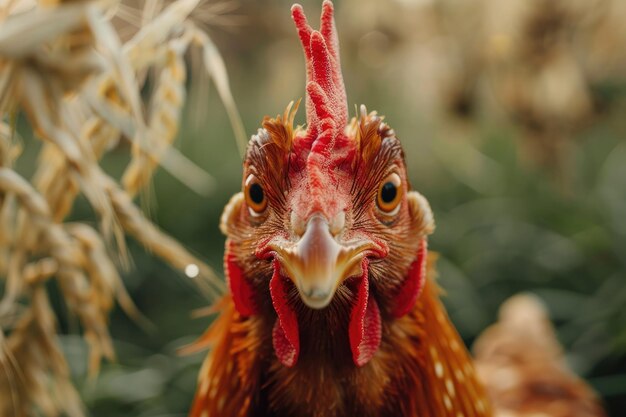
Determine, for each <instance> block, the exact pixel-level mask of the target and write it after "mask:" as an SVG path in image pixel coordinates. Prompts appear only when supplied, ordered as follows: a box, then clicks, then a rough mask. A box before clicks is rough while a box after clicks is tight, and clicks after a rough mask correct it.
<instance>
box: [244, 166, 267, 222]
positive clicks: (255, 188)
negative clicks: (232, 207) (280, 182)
mask: <svg viewBox="0 0 626 417" xmlns="http://www.w3.org/2000/svg"><path fill="white" fill-rule="evenodd" d="M244 194H245V196H246V204H247V205H248V207H249V208H250V213H251V214H252V215H259V214H261V213H262V212H263V211H265V208H266V207H267V197H266V196H265V192H264V191H263V186H262V185H261V183H260V182H259V180H258V178H257V177H255V176H254V175H249V176H248V178H247V179H246V185H245V190H244Z"/></svg>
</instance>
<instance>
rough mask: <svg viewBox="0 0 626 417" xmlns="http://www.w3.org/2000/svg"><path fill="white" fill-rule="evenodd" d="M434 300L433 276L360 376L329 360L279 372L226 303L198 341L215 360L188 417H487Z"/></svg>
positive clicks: (264, 340)
mask: <svg viewBox="0 0 626 417" xmlns="http://www.w3.org/2000/svg"><path fill="white" fill-rule="evenodd" d="M430 275H432V273H431V274H430ZM438 293H439V290H438V288H437V286H436V283H435V282H434V279H433V278H432V277H430V278H429V280H428V284H427V285H426V287H425V289H424V293H423V294H422V296H421V297H420V299H419V301H418V302H417V304H416V306H415V308H414V309H413V310H412V311H411V312H410V313H409V314H408V315H406V316H405V317H403V318H401V319H393V320H391V319H387V320H385V324H384V330H383V331H384V336H383V344H382V346H381V347H380V350H379V351H378V352H377V353H376V355H375V356H374V358H373V359H372V360H371V362H370V363H368V364H367V365H366V366H364V367H362V368H357V367H355V366H354V364H352V363H351V362H350V361H346V363H345V366H342V365H340V364H337V362H336V361H334V362H324V361H323V360H318V361H308V362H307V361H302V363H298V365H297V366H296V367H294V368H287V367H285V366H283V365H282V364H280V362H279V361H278V360H277V358H276V357H275V356H274V353H273V351H272V348H271V340H270V338H269V337H268V335H269V334H270V326H269V323H265V322H264V319H263V318H262V317H263V316H255V317H248V318H243V317H241V316H240V315H239V314H238V313H237V312H236V311H235V309H234V307H233V304H232V300H231V299H230V297H226V298H225V299H224V300H223V301H222V304H221V308H222V313H221V314H220V316H219V318H218V319H217V320H216V321H215V322H214V324H213V325H212V326H211V328H210V329H209V330H208V332H207V333H206V334H205V335H204V336H203V337H202V338H201V339H200V340H199V341H198V344H199V345H200V346H207V345H210V346H212V351H211V353H210V354H209V356H208V357H207V359H206V361H205V363H204V365H203V368H202V371H201V374H200V379H199V384H198V392H197V394H196V399H195V402H194V406H193V409H192V411H191V414H190V416H191V417H201V416H202V417H204V416H206V417H213V416H220V417H231V416H233V417H234V416H238V417H244V416H271V415H272V416H273V415H281V416H302V417H305V416H316V417H339V416H355V415H359V416H406V417H461V416H463V417H483V416H490V415H491V414H490V412H491V411H490V408H489V404H488V402H487V400H486V398H485V395H484V393H483V390H482V388H481V385H480V383H479V382H478V381H477V379H476V375H475V372H474V368H473V365H472V361H471V358H470V357H469V354H468V353H467V350H466V349H465V347H464V345H463V342H462V340H461V339H460V337H459V335H458V333H457V332H456V330H455V329H454V327H453V326H452V324H451V323H450V321H449V318H448V316H447V314H446V312H445V309H444V307H443V305H442V303H441V301H440V300H439V296H438ZM318 359H319V358H318Z"/></svg>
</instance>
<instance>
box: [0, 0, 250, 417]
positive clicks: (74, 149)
mask: <svg viewBox="0 0 626 417" xmlns="http://www.w3.org/2000/svg"><path fill="white" fill-rule="evenodd" d="M199 2H200V0H177V1H174V2H172V3H170V4H169V5H168V6H167V7H165V8H164V9H163V10H158V9H155V8H154V5H155V4H156V3H155V2H149V3H147V4H149V5H150V10H149V11H146V10H144V11H143V12H141V13H139V12H137V11H134V9H132V8H130V6H127V5H125V4H121V3H120V2H119V1H116V0H106V1H99V2H89V1H64V0H40V1H39V2H38V3H36V2H35V1H29V0H22V1H20V0H15V1H8V2H4V4H2V5H0V115H1V116H2V119H0V120H1V122H0V277H2V278H3V287H2V286H0V288H3V291H2V295H3V296H2V299H1V300H0V415H2V416H5V415H6V416H11V415H16V416H31V415H43V416H58V415H68V416H72V417H74V416H83V415H84V414H85V410H84V407H83V405H82V403H81V401H80V397H79V395H78V393H77V392H76V390H75V388H74V387H73V385H72V382H71V378H70V374H69V370H68V366H67V362H66V360H65V357H64V356H63V353H62V352H61V350H60V347H59V343H58V340H57V328H56V327H57V326H56V318H55V314H54V311H53V310H52V308H51V306H50V304H49V301H48V293H47V287H46V283H47V282H48V281H50V280H53V281H54V283H55V284H56V286H57V287H58V288H59V290H60V292H61V293H62V295H63V298H64V300H65V303H66V306H67V309H68V311H69V313H70V314H72V315H73V316H75V317H76V318H77V319H78V322H79V323H80V326H81V330H82V335H83V338H84V340H85V342H86V343H87V344H88V346H89V352H90V358H89V370H90V372H91V373H92V374H95V373H96V372H97V371H98V369H99V366H100V362H101V360H102V358H108V359H113V358H114V351H113V346H112V343H111V338H110V336H109V333H108V315H109V312H110V311H111V309H112V308H113V305H114V303H115V301H117V302H118V303H120V305H121V306H122V308H124V309H125V310H126V311H127V312H128V313H129V314H130V315H132V316H133V317H140V315H139V313H138V312H137V311H135V309H134V306H133V304H132V302H131V300H130V298H129V297H128V295H127V294H126V292H125V290H124V287H123V284H122V281H121V279H120V276H119V274H118V271H117V266H116V263H117V262H116V261H115V260H114V259H112V253H115V252H116V253H117V254H118V256H117V257H114V258H116V259H119V260H120V261H121V262H122V263H123V261H124V259H125V256H126V252H125V247H124V242H125V237H126V235H128V236H132V237H134V238H135V239H137V240H138V241H139V242H141V243H142V244H143V245H145V246H146V247H147V248H148V249H149V250H151V251H152V252H153V253H155V254H156V255H158V256H160V257H162V258H163V259H164V260H165V261H167V262H168V263H170V264H171V265H172V266H173V267H174V268H177V269H184V268H185V267H187V266H188V265H189V264H195V265H197V266H198V269H199V278H202V279H196V280H195V282H197V283H198V284H199V285H200V287H201V289H202V290H203V291H204V292H205V293H206V294H207V296H213V295H215V294H219V293H221V292H222V291H223V284H222V282H221V281H220V280H219V279H218V278H217V277H216V275H215V274H214V273H213V271H212V270H211V268H210V267H209V266H208V265H205V264H204V263H203V262H202V261H200V260H199V259H196V258H195V257H194V256H193V255H191V254H190V253H189V252H188V251H186V250H185V248H184V247H183V246H182V245H181V244H179V243H178V242H176V240H174V239H173V238H171V237H169V236H167V235H166V234H165V233H164V232H163V231H161V230H159V228H158V227H157V226H155V225H154V224H152V223H151V222H150V220H149V219H148V218H146V217H145V216H144V214H143V213H142V211H141V210H140V209H139V208H138V207H137V206H136V205H135V203H134V202H133V198H134V197H135V196H136V195H137V194H138V193H139V192H140V191H141V190H142V189H144V188H145V187H146V186H147V185H149V182H150V181H151V178H152V175H153V173H154V170H155V168H156V167H157V165H159V164H160V165H162V166H163V167H164V168H165V169H167V170H169V171H170V172H171V173H172V174H173V175H175V176H177V177H178V178H179V179H180V180H181V181H182V182H183V183H185V184H186V185H188V186H190V187H192V188H193V189H195V190H197V191H199V192H203V191H206V189H207V188H208V187H210V185H211V179H210V177H208V176H207V175H206V174H205V173H204V171H202V170H201V169H200V168H198V167H196V166H195V165H193V164H192V163H191V162H190V161H189V160H187V159H186V158H185V157H184V156H183V155H182V154H180V153H179V152H177V151H176V150H175V149H174V148H173V147H172V144H173V142H174V139H175V138H176V136H177V133H178V130H179V124H180V114H181V110H182V106H183V104H184V102H185V96H186V94H185V93H186V91H185V88H186V74H187V60H186V53H187V51H188V50H189V48H199V49H200V50H201V51H202V54H203V57H204V64H205V69H206V70H207V72H208V73H209V75H210V76H211V77H212V78H213V80H214V82H215V83H216V85H217V89H218V92H219V93H220V96H221V98H222V100H223V102H224V104H225V106H226V107H227V111H228V114H229V116H230V117H231V121H232V122H233V126H234V127H235V131H236V134H237V136H238V142H239V146H240V148H242V145H243V142H244V141H245V139H244V137H243V129H242V127H241V122H240V120H239V116H238V113H237V111H236V108H235V106H234V102H233V99H232V96H231V94H230V90H229V87H228V79H227V76H226V71H225V67H224V64H223V62H222V60H221V57H220V56H219V53H218V52H217V49H216V48H215V46H214V45H213V43H212V42H211V40H210V39H209V37H208V36H207V35H206V34H205V33H204V32H202V31H201V30H199V29H198V28H197V27H196V26H195V25H194V23H193V22H192V20H191V18H190V17H191V15H192V13H193V12H194V10H195V9H197V8H198V6H199ZM134 14H135V15H136V16H140V18H138V19H137V20H136V21H135V22H134V24H136V25H137V26H138V27H139V29H138V30H137V31H136V32H135V33H134V34H131V36H130V38H129V39H128V40H127V41H126V42H125V43H122V41H121V40H120V36H119V32H120V31H122V30H124V31H125V33H126V34H128V31H127V29H128V28H124V27H117V26H113V25H112V23H111V19H112V18H113V17H116V16H121V17H123V18H125V19H132V18H133V15H134ZM118 26H119V25H118ZM148 71H151V72H152V73H154V74H156V77H155V85H156V87H155V88H154V90H153V93H152V97H150V98H149V99H148V102H149V105H146V104H145V103H144V101H143V100H142V97H141V94H140V91H141V87H142V85H143V83H145V80H146V74H147V73H148ZM18 113H23V114H24V115H25V116H26V119H27V121H28V122H29V124H30V125H31V126H32V128H33V131H34V132H35V134H36V136H37V137H38V138H39V139H41V140H42V142H43V143H42V147H41V151H40V154H39V164H38V166H37V170H36V172H35V174H34V176H33V178H32V180H31V181H29V180H28V179H26V178H24V177H22V176H20V175H19V174H18V173H17V172H15V170H14V169H13V163H14V161H15V160H16V158H18V157H19V154H20V147H19V141H17V140H16V138H15V135H16V132H15V129H14V128H13V127H12V126H10V123H11V122H12V120H14V118H15V115H16V114H18ZM124 140H126V141H130V143H131V144H132V156H131V162H130V163H129V165H128V167H127V168H126V171H125V173H124V175H123V177H122V179H121V184H123V185H120V182H118V180H116V179H115V178H113V177H111V176H110V175H109V174H107V173H106V172H105V171H104V170H103V169H102V168H101V167H100V165H99V161H100V159H101V158H102V156H103V155H104V154H105V153H106V152H108V151H110V150H111V149H113V148H115V147H116V145H117V144H118V143H119V142H120V141H124ZM80 194H82V195H83V196H85V197H86V199H87V200H88V201H89V203H90V205H91V206H92V208H93V210H94V212H95V213H96V215H97V217H98V221H99V223H98V228H97V229H94V228H92V227H90V226H88V225H85V224H76V223H68V222H65V219H66V217H67V215H68V214H69V212H70V211H71V209H72V207H73V205H74V201H75V199H76V198H77V196H78V195H80Z"/></svg>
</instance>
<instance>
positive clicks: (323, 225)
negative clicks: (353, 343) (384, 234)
mask: <svg viewBox="0 0 626 417" xmlns="http://www.w3.org/2000/svg"><path fill="white" fill-rule="evenodd" d="M270 246H271V249H272V250H273V251H274V252H275V253H276V255H277V257H278V260H279V261H280V264H281V268H282V274H283V275H287V276H288V278H289V279H291V280H292V281H293V283H294V284H295V285H296V287H297V288H298V291H299V293H300V297H301V298H302V301H303V302H304V304H306V305H307V306H309V307H311V308H315V309H321V308H324V307H326V306H327V305H328V304H329V303H330V301H331V300H332V298H333V295H334V294H335V291H336V290H337V288H338V287H339V285H341V283H342V282H343V281H344V280H346V279H348V278H350V277H353V276H360V275H362V273H363V271H362V267H361V264H362V262H361V261H362V260H363V258H364V256H366V252H367V251H368V250H369V249H372V248H373V247H374V244H373V243H372V242H370V241H368V240H358V241H354V242H350V243H349V244H341V243H339V242H338V241H337V239H335V238H334V237H333V235H332V234H331V231H330V227H329V224H328V221H327V220H326V219H325V218H324V217H323V216H322V215H320V214H315V215H313V216H312V217H311V218H310V219H309V221H308V223H307V225H306V230H305V232H304V234H303V235H302V237H301V238H300V240H299V241H298V242H296V243H295V244H293V243H290V244H283V243H273V244H270Z"/></svg>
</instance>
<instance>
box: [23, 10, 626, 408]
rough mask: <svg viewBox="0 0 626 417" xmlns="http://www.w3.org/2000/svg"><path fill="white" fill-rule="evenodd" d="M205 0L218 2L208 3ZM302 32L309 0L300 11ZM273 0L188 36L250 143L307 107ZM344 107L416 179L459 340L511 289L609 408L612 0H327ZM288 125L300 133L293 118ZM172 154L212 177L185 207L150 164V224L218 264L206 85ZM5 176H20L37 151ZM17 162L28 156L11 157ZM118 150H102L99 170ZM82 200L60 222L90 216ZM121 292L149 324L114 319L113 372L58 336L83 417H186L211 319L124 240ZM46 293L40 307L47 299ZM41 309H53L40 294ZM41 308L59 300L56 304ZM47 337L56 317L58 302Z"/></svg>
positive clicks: (216, 131)
mask: <svg viewBox="0 0 626 417" xmlns="http://www.w3.org/2000/svg"><path fill="white" fill-rule="evenodd" d="M211 1H212V2H214V1H218V2H219V1H222V0H211ZM302 3H303V6H304V8H305V11H307V13H308V15H309V19H310V21H311V22H313V25H314V26H315V25H316V24H317V18H316V17H315V16H316V15H318V13H319V11H320V8H321V2H320V1H308V0H307V1H303V2H302ZM290 6H291V2H290V1H287V0H264V1H253V0H234V1H232V2H229V3H223V7H222V8H221V9H219V10H221V12H220V13H219V14H218V15H217V16H216V17H215V18H213V19H210V20H209V21H208V23H207V22H205V25H204V27H205V28H206V29H207V31H208V32H209V34H210V36H211V37H212V39H213V40H214V41H215V43H216V45H217V47H218V49H219V50H220V52H221V53H222V55H223V57H224V60H225V62H226V66H227V69H228V73H229V76H230V81H231V87H232V89H233V94H234V97H235V100H236V102H237V104H238V107H239V109H240V111H241V114H242V117H243V121H244V125H245V127H246V132H247V134H248V135H250V134H253V133H254V132H256V129H257V128H258V127H259V126H260V122H261V120H262V118H263V116H265V115H271V116H274V115H276V114H278V113H282V111H283V109H284V108H285V106H286V105H287V103H289V101H290V100H293V99H298V98H299V97H302V96H304V85H305V71H304V58H303V54H302V52H301V49H300V44H299V40H298V38H297V35H296V32H295V29H294V27H293V23H292V21H291V18H290ZM335 6H336V11H337V17H336V18H337V26H338V31H339V40H340V45H341V52H342V67H343V71H344V78H345V82H346V89H347V92H348V102H349V106H350V108H353V107H354V106H355V105H358V104H361V103H364V104H366V105H367V106H368V109H369V110H377V111H378V112H379V113H380V114H383V115H385V116H386V121H387V122H388V123H389V124H390V125H391V126H392V127H393V128H394V129H395V130H396V132H397V133H398V136H399V137H400V139H401V141H402V143H403V145H404V149H405V151H406V159H407V163H408V166H409V172H410V177H411V182H412V186H413V188H415V189H417V190H419V191H420V192H421V193H422V194H424V195H425V196H426V197H427V198H428V200H429V201H430V203H431V205H432V207H433V210H434V212H435V219H436V222H437V230H436V232H435V234H434V235H433V236H432V239H431V243H430V247H431V248H432V249H433V250H435V251H437V252H439V253H440V255H441V256H440V260H439V263H438V270H439V273H440V278H439V279H440V283H441V286H442V287H443V288H445V290H446V292H447V296H446V297H445V300H444V301H445V303H446V305H447V307H448V309H449V312H450V315H451V317H452V319H453V321H454V323H455V324H456V326H457V328H458V329H459V332H460V333H461V335H462V336H463V338H464V339H465V341H466V342H467V344H468V345H471V343H472V341H473V339H474V338H475V337H476V336H477V334H479V333H480V332H481V331H482V330H483V329H484V328H485V327H486V326H488V325H489V324H490V323H492V322H494V321H495V320H496V314H497V309H498V306H499V305H500V304H501V303H502V302H503V301H504V300H505V299H507V298H508V297H509V296H511V295H513V294H516V293H519V292H524V291H528V292H532V293H535V294H537V295H538V296H539V297H540V298H541V299H543V300H544V301H545V303H546V304H547V306H548V309H549V311H550V313H551V316H552V319H553V320H554V322H555V324H556V326H557V331H558V336H559V339H560V341H561V342H562V343H563V345H564V346H565V348H566V350H567V359H568V361H569V364H570V365H571V366H572V367H573V369H575V371H576V372H577V373H579V374H580V375H582V376H583V377H585V378H586V379H587V380H588V381H589V382H590V383H591V385H592V386H593V387H594V388H595V389H596V390H597V391H598V392H599V393H600V395H601V396H602V397H603V399H604V401H605V402H606V405H607V407H608V409H609V412H610V415H612V416H616V417H617V416H620V415H622V414H621V413H623V411H620V410H624V408H626V308H625V306H626V52H625V51H626V25H624V22H625V21H626V2H624V1H623V0H506V1H502V0H472V1H467V0H465V1H461V0H388V1H384V2H382V1H378V0H336V2H335ZM297 122H298V123H304V111H302V110H301V111H300V114H299V115H298V118H297ZM182 126H183V127H182V130H181V133H180V135H179V138H178V147H179V148H180V149H181V150H182V152H183V153H184V154H185V155H187V156H188V157H189V158H190V159H192V160H193V161H195V162H196V163H197V164H198V165H200V166H201V167H203V168H204V169H205V170H206V171H208V172H209V173H210V174H211V175H212V176H213V178H214V180H215V181H214V184H213V189H212V193H211V194H210V196H208V197H206V196H199V195H197V194H195V193H194V192H193V191H191V190H189V189H187V188H186V187H185V186H183V185H182V184H181V183H179V182H178V181H177V180H175V179H174V178H172V177H171V176H169V175H168V174H167V173H165V172H163V171H160V172H159V173H158V174H157V175H156V177H155V179H154V181H153V186H152V188H151V190H150V193H149V194H148V196H147V198H146V199H145V202H144V206H145V207H146V208H148V207H149V213H150V216H151V218H152V219H153V220H154V221H155V222H156V223H157V224H159V225H160V226H161V227H162V228H163V229H165V230H166V231H167V232H168V233H170V234H171V235H173V236H174V237H176V238H177V239H179V240H180V241H181V242H182V243H183V244H185V245H186V246H187V247H188V248H190V249H191V250H192V252H193V253H194V254H196V255H197V256H198V257H199V258H201V259H204V260H206V261H207V262H208V263H209V264H210V265H211V266H213V267H214V268H215V269H216V270H217V271H220V272H221V271H222V267H221V259H222V255H223V243H224V242H223V241H224V238H223V236H222V235H221V234H220V233H219V230H218V223H219V216H220V214H221V210H222V208H223V207H224V205H225V203H226V202H227V201H228V199H229V197H230V196H231V195H232V194H234V193H235V192H237V191H238V190H239V188H240V183H241V158H240V155H239V153H238V151H237V146H236V143H235V140H234V135H233V133H232V129H231V128H230V125H229V123H228V119H227V117H226V113H225V111H224V108H223V105H222V104H221V102H220V100H219V97H218V95H217V94H216V93H215V91H214V89H213V86H209V84H208V83H199V84H198V85H197V86H194V88H192V89H191V93H190V96H189V97H188V102H187V105H186V111H185V114H184V122H183V124H182ZM25 145H26V153H25V157H24V158H22V159H21V160H20V162H19V163H20V164H21V165H20V166H19V167H18V168H19V169H20V170H21V171H22V172H25V173H28V172H32V171H33V170H34V164H35V163H36V159H35V155H36V152H37V142H36V141H35V140H28V139H27V140H26V143H25ZM28 155H31V157H28ZM127 155H128V149H120V150H119V152H116V151H114V152H112V153H110V154H108V155H107V156H106V158H105V160H104V167H105V169H106V170H107V171H108V172H112V173H115V172H117V171H119V170H120V169H121V167H122V166H124V164H126V163H127V162H128V156H127ZM92 217H93V214H92V212H91V209H89V206H88V205H87V204H86V203H85V204H83V205H81V204H79V205H78V206H77V207H75V209H74V211H73V213H72V219H74V220H88V221H90V222H92V223H93V220H91V219H92ZM129 245H130V249H131V254H132V259H133V268H132V269H131V270H130V271H128V272H125V273H124V277H123V278H124V282H125V284H126V286H127V288H128V290H129V292H130V294H131V296H132V298H133V299H134V300H135V302H136V303H137V305H138V307H139V309H140V310H141V311H142V312H143V313H144V314H145V315H146V316H147V318H148V319H149V320H151V321H152V323H153V324H154V330H153V331H146V330H143V329H141V328H140V327H139V326H137V324H136V323H135V322H134V321H133V320H131V319H129V318H128V317H127V316H126V315H125V314H124V313H122V312H121V311H120V310H119V309H117V310H115V312H114V313H113V315H112V317H111V333H112V336H113V338H114V343H115V348H116V353H117V358H118V359H117V362H115V363H105V364H104V365H103V368H102V371H101V374H100V376H99V377H98V378H97V379H93V380H92V379H89V378H88V377H87V369H86V364H87V360H86V355H87V352H86V349H85V346H84V343H83V342H82V340H81V339H80V338H79V337H78V336H68V335H65V336H62V343H63V349H64V350H65V351H66V353H67V355H68V358H69V360H70V364H71V367H72V372H73V375H74V378H75V380H76V381H77V385H78V387H79V389H80V391H81V394H82V396H83V398H84V399H85V401H86V403H87V407H88V409H89V410H90V412H91V415H93V416H115V415H118V416H121V415H124V416H152V417H157V416H159V417H165V416H172V417H173V416H184V415H186V412H187V409H188V407H189V405H190V404H191V399H192V396H193V393H194V389H195V381H196V376H197V372H198V370H199V367H200V363H201V361H202V359H203V357H204V354H197V355H193V356H188V357H182V356H180V355H178V354H177V349H179V348H180V347H182V346H184V345H185V344H187V343H189V342H191V341H193V340H194V339H195V338H196V337H198V336H199V335H200V334H201V333H202V331H203V330H204V329H206V327H207V326H208V325H209V323H210V321H211V318H210V317H202V318H192V317H191V316H192V312H193V311H194V310H195V309H198V308H202V307H205V306H207V305H208V303H209V302H210V300H208V299H206V298H204V297H203V296H202V295H201V293H200V292H199V291H198V290H197V288H196V287H195V286H194V284H193V282H191V281H192V279H191V278H188V277H186V276H184V275H182V274H180V273H178V272H175V271H173V270H172V269H170V268H169V267H167V266H166V265H165V264H163V263H161V262H160V261H158V260H157V259H156V257H154V256H151V255H150V254H149V253H146V252H145V251H144V250H143V249H142V248H141V247H139V246H138V245H137V244H134V243H133V242H129ZM53 302H55V300H54V299H53ZM57 302H58V300H57ZM57 307H58V306H57ZM58 310H59V320H60V326H61V329H62V330H63V331H64V333H65V334H68V333H69V334H71V332H68V331H67V330H70V329H71V328H72V325H71V320H68V319H67V317H64V316H63V308H61V307H58Z"/></svg>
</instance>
